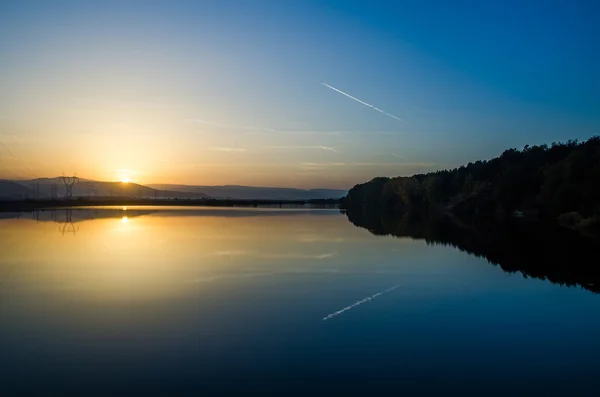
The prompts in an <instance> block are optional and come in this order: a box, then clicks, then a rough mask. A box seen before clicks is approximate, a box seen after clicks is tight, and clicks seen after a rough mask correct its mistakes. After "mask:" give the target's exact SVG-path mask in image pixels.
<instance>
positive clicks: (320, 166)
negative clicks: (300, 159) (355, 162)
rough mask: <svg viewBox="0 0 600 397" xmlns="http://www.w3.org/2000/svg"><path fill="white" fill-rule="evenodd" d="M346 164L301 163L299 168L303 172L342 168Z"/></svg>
mask: <svg viewBox="0 0 600 397" xmlns="http://www.w3.org/2000/svg"><path fill="white" fill-rule="evenodd" d="M345 165H346V163H335V162H334V163H301V164H300V168H302V169H305V170H323V169H326V168H332V167H344V166H345Z"/></svg>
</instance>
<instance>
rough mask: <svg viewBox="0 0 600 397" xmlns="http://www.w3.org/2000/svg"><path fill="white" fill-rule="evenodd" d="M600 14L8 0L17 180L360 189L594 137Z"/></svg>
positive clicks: (4, 133)
mask: <svg viewBox="0 0 600 397" xmlns="http://www.w3.org/2000/svg"><path fill="white" fill-rule="evenodd" d="M599 17H600V5H598V3H596V2H592V1H545V2H539V1H536V2H533V1H512V0H510V1H502V2H492V1H472V2H450V1H447V2H446V1H421V2H401V1H396V2H374V1H369V2H366V1H363V2H359V1H334V2H317V1H302V2H300V1H298V2H293V1H220V2H213V1H189V2H182V1H168V2H167V1H163V2H156V1H154V2H153V1H144V2H142V1H131V2H117V1H103V2H86V1H71V2H61V1H53V2H47V1H39V2H34V1H29V2H22V1H19V2H10V1H4V2H2V3H1V4H0V53H2V54H3V56H2V61H1V62H0V87H2V89H1V90H0V127H1V128H0V141H1V142H3V143H4V144H5V145H6V146H7V147H9V148H10V150H11V153H12V155H11V154H9V153H8V152H7V151H0V161H1V162H0V177H7V178H10V177H14V175H19V176H22V177H33V176H47V175H55V174H60V173H61V172H67V173H71V172H78V174H79V175H81V176H84V177H90V178H98V179H105V180H118V179H120V178H121V179H122V178H125V177H126V178H129V179H131V180H134V181H139V182H142V183H150V182H156V183H158V182H163V183H169V182H172V183H189V184H248V185H268V186H294V187H341V188H348V187H351V186H352V185H354V184H355V183H358V182H362V181H365V180H368V179H371V178H372V177H375V176H380V175H386V176H396V175H410V174H413V173H417V172H427V171H431V170H435V169H440V168H448V167H455V166H458V165H461V164H463V163H467V162H469V161H474V160H478V159H486V158H491V157H494V156H496V155H499V154H500V153H501V152H502V151H503V150H505V149H506V148H509V147H523V146H524V145H526V144H538V143H550V142H552V141H558V140H567V139H586V138H588V137H590V136H592V135H595V134H598V133H599V131H600V128H599V126H600V99H599V96H598V93H599V92H600V55H599V53H600V51H598V50H599V49H600V48H599V45H598V44H597V38H598V37H600V27H599V26H598V24H597V23H595V22H596V21H598V20H599ZM322 83H326V84H327V85H329V86H331V87H334V88H336V89H338V90H341V91H343V92H345V93H347V94H349V95H351V96H353V97H355V98H357V99H359V100H360V101H362V102H365V103H367V104H370V105H372V106H374V107H376V108H378V109H381V110H383V111H385V112H387V113H389V114H392V115H395V116H397V117H398V118H400V119H401V121H399V120H397V119H395V118H393V117H389V116H387V115H385V114H384V113H382V112H379V111H377V110H375V109H373V108H372V107H369V106H366V105H364V104H361V103H359V102H358V101H355V100H352V99H350V98H349V97H347V96H345V95H342V94H341V93H339V92H337V91H334V90H333V89H330V88H328V87H327V86H325V85H323V84H322Z"/></svg>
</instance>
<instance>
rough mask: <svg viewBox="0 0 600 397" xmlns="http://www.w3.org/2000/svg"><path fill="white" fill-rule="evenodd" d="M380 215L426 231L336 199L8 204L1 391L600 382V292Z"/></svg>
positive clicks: (589, 385)
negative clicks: (193, 205)
mask: <svg viewBox="0 0 600 397" xmlns="http://www.w3.org/2000/svg"><path fill="white" fill-rule="evenodd" d="M352 220H353V221H355V222H356V223H357V224H360V225H362V224H363V221H362V220H361V221H356V219H354V218H352ZM364 222H372V223H370V224H369V227H370V228H372V230H374V231H375V232H376V233H384V234H385V233H393V234H395V235H398V236H403V235H410V236H413V237H411V238H401V239H398V238H394V237H390V236H387V237H386V236H375V235H373V234H371V233H369V232H367V231H366V230H364V229H363V228H362V227H353V226H352V225H351V224H350V223H349V222H348V220H347V218H346V216H344V215H341V214H340V213H339V211H336V210H313V211H307V210H301V211H297V210H263V209H215V208H210V209H190V208H185V209H168V208H164V209H161V208H138V207H127V208H126V209H124V208H123V207H111V208H103V209H98V208H94V209H85V210H84V209H73V211H72V213H71V214H70V215H69V214H67V213H65V211H64V209H61V210H58V211H56V212H55V213H51V212H44V213H42V212H40V213H39V214H37V215H36V214H20V215H18V214H13V215H11V216H7V215H6V214H5V215H4V216H3V217H2V219H0V253H1V255H0V324H2V326H1V327H0V367H1V368H2V369H3V370H2V371H0V384H1V385H2V386H1V389H0V395H2V396H28V395H60V396H78V395H99V396H107V395H126V396H144V397H146V396H151V395H156V396H165V395H190V396H197V395H273V396H281V395H286V396H289V395H311V396H316V395H328V396H331V395H344V396H350V395H360V396H365V395H398V393H400V392H403V393H405V394H407V395H486V396H492V395H496V396H506V395H534V394H536V393H537V394H539V393H542V394H544V395H552V394H553V393H554V394H558V395H570V396H575V395H594V394H593V393H592V394H590V393H588V391H590V390H592V391H595V390H594V388H593V386H594V385H595V384H596V383H597V379H596V373H597V371H595V370H596V369H597V364H596V361H597V357H598V354H600V340H599V339H598V338H597V335H598V334H599V333H600V316H598V315H596V314H595V313H598V312H600V299H598V298H600V295H597V294H593V293H590V292H589V291H585V290H582V289H580V288H561V287H559V286H557V285H555V284H552V283H549V282H547V281H542V280H534V279H527V280H526V279H524V278H523V277H521V276H520V275H518V274H515V273H510V272H505V271H503V270H502V269H501V268H499V267H496V266H489V265H488V264H487V262H486V260H484V259H483V258H479V257H477V256H475V255H467V254H466V253H465V252H461V251H459V250H457V249H454V248H452V247H448V246H445V245H440V244H426V242H427V241H428V242H433V241H439V240H441V237H440V236H442V235H444V236H449V237H444V238H445V239H447V240H444V241H451V242H454V241H456V242H457V245H458V242H459V243H460V244H465V245H464V247H469V249H470V250H472V252H475V253H477V251H476V250H477V249H481V250H485V251H482V252H485V253H486V255H488V256H489V257H493V256H492V254H491V253H494V255H496V256H495V257H498V258H500V259H499V260H498V261H499V262H500V263H501V264H502V266H504V267H506V268H507V269H509V270H510V268H509V267H508V266H509V265H510V263H512V262H508V261H506V262H505V259H504V257H500V256H498V255H500V254H501V253H500V251H498V250H497V249H496V248H495V247H496V246H495V245H493V244H492V243H490V242H489V241H488V240H486V239H485V238H482V237H478V238H474V237H473V235H472V234H470V232H469V233H467V232H465V233H464V234H461V233H458V232H456V231H455V230H454V229H444V228H445V227H446V226H443V225H442V226H440V225H438V224H437V223H435V224H430V223H425V224H424V225H423V224H422V223H416V224H415V223H412V222H408V221H407V222H406V224H404V223H402V222H400V223H398V222H396V221H394V222H391V223H385V225H382V224H381V220H380V221H376V222H374V221H373V220H365V221H364ZM63 224H73V225H75V226H77V227H78V231H77V233H76V234H74V235H69V236H67V235H66V233H65V236H63V235H62V233H61V232H60V230H58V232H57V228H58V227H62V225H63ZM69 227H70V226H69ZM469 230H470V229H469ZM442 232H444V234H442ZM477 236H480V235H479V234H478V235H477ZM421 237H426V238H427V240H423V239H421ZM527 241H528V240H527ZM467 244H470V245H467ZM506 244H508V243H506ZM535 246H536V247H538V249H539V247H540V245H539V244H537V245H535ZM510 247H514V246H510ZM518 252H519V253H520V252H521V251H518ZM519 255H520V254H519ZM540 255H541V254H540ZM486 257H487V256H486ZM519 263H521V262H519ZM519 266H522V264H520V265H519ZM538 268H539V266H538ZM526 270H527V271H533V270H529V269H526ZM554 277H558V275H554V274H553V275H552V278H551V279H554ZM578 277H579V276H578ZM577 280H579V279H577ZM324 319H327V321H324ZM565 363H569V366H568V368H565ZM23 379H26V380H27V381H26V382H24V381H23Z"/></svg>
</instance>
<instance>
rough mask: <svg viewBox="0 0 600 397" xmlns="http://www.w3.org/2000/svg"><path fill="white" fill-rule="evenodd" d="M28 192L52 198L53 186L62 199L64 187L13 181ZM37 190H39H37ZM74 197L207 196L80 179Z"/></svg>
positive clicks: (45, 180)
mask: <svg viewBox="0 0 600 397" xmlns="http://www.w3.org/2000/svg"><path fill="white" fill-rule="evenodd" d="M12 183H16V184H18V185H20V186H21V187H24V188H26V189H27V191H29V192H30V194H31V196H30V197H35V194H36V192H38V191H39V197H40V198H48V197H51V196H52V191H53V186H55V188H56V194H57V196H58V197H63V196H64V195H65V193H66V187H65V185H64V184H63V182H62V181H61V180H60V178H58V177H57V178H39V179H31V180H27V181H13V182H12ZM38 189H39V190H38ZM73 196H74V197H90V196H94V197H111V196H112V197H140V198H155V197H156V198H180V199H186V198H187V199H191V198H206V197H207V195H206V194H204V193H201V192H181V191H173V190H162V189H154V188H151V187H148V186H144V185H140V184H137V183H131V182H130V183H122V182H99V181H93V180H89V179H83V178H81V179H80V180H79V182H78V183H76V184H75V185H74V186H73Z"/></svg>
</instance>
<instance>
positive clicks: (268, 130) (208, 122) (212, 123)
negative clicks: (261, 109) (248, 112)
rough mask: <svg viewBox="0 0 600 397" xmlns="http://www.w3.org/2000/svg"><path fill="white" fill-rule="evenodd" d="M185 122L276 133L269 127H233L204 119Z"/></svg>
mask: <svg viewBox="0 0 600 397" xmlns="http://www.w3.org/2000/svg"><path fill="white" fill-rule="evenodd" d="M185 121H187V122H189V123H200V124H208V125H213V126H215V127H219V128H231V129H238V130H248V131H266V132H276V131H275V130H274V129H273V128H268V127H256V126H250V125H232V124H224V123H218V122H216V121H208V120H202V119H186V120H185Z"/></svg>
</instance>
